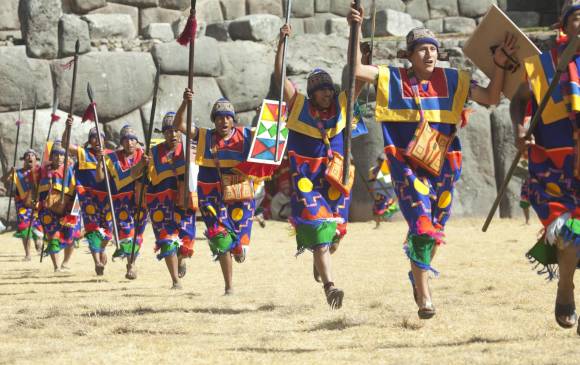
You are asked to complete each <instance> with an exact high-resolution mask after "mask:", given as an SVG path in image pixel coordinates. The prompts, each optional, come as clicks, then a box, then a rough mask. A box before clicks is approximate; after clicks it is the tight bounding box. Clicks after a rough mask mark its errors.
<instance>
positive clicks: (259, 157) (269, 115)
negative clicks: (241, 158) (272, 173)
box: [247, 100, 288, 165]
mask: <svg viewBox="0 0 580 365" xmlns="http://www.w3.org/2000/svg"><path fill="white" fill-rule="evenodd" d="M285 120H286V103H282V121H281V122H280V139H279V141H278V158H275V154H276V132H277V124H278V101H277V100H264V101H263V102H262V109H261V112H260V119H259V120H258V125H257V126H256V130H255V132H254V138H253V140H252V146H251V147H250V153H249V155H248V159H247V161H248V162H254V163H261V164H268V165H280V162H281V161H282V156H284V152H285V150H286V141H287V139H288V129H287V128H286V123H285V122H284V121H285Z"/></svg>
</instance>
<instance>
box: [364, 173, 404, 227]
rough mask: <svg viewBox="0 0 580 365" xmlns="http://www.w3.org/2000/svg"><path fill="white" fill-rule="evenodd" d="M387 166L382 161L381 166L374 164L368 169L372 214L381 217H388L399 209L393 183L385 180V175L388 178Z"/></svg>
mask: <svg viewBox="0 0 580 365" xmlns="http://www.w3.org/2000/svg"><path fill="white" fill-rule="evenodd" d="M388 168H389V166H388V164H387V163H386V162H383V164H382V166H375V167H373V168H371V169H370V171H369V182H371V183H372V184H373V187H372V190H373V193H374V203H373V215H374V216H375V217H378V218H382V219H389V218H391V217H392V216H393V215H394V214H395V213H396V212H398V211H399V205H398V204H397V199H396V196H395V191H394V190H393V185H392V183H387V182H386V180H385V178H386V177H388V178H389V180H390V171H389V169H388ZM382 170H385V171H384V172H383V171H382ZM381 172H383V173H382V174H381Z"/></svg>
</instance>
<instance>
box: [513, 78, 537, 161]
mask: <svg viewBox="0 0 580 365" xmlns="http://www.w3.org/2000/svg"><path fill="white" fill-rule="evenodd" d="M531 97H532V95H531V93H530V89H529V87H528V85H527V84H522V85H521V86H520V87H519V89H518V91H517V92H516V94H515V95H514V97H513V98H512V101H511V103H510V117H511V119H512V124H513V127H514V135H515V139H516V140H515V143H516V146H517V147H518V149H520V150H523V149H526V148H527V147H528V146H529V145H530V144H533V143H534V141H533V138H532V139H530V140H525V138H524V137H525V135H526V132H527V130H526V128H525V127H524V125H523V123H522V121H523V120H524V118H525V116H526V109H527V107H528V103H529V102H530V98H531Z"/></svg>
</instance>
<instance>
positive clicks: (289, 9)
mask: <svg viewBox="0 0 580 365" xmlns="http://www.w3.org/2000/svg"><path fill="white" fill-rule="evenodd" d="M291 12H292V0H287V2H286V24H289V23H290V14H291ZM287 50H288V36H284V47H283V48H282V77H281V80H282V81H280V97H279V98H278V121H277V124H276V149H275V155H274V161H276V162H277V161H278V152H279V144H280V126H281V124H282V103H283V102H284V86H285V83H286V52H287Z"/></svg>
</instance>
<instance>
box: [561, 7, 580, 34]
mask: <svg viewBox="0 0 580 365" xmlns="http://www.w3.org/2000/svg"><path fill="white" fill-rule="evenodd" d="M579 31H580V10H576V11H575V12H573V13H572V14H570V15H569V16H568V23H566V29H564V32H565V33H566V35H567V36H568V37H569V38H573V37H576V36H577V35H578V33H579Z"/></svg>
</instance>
